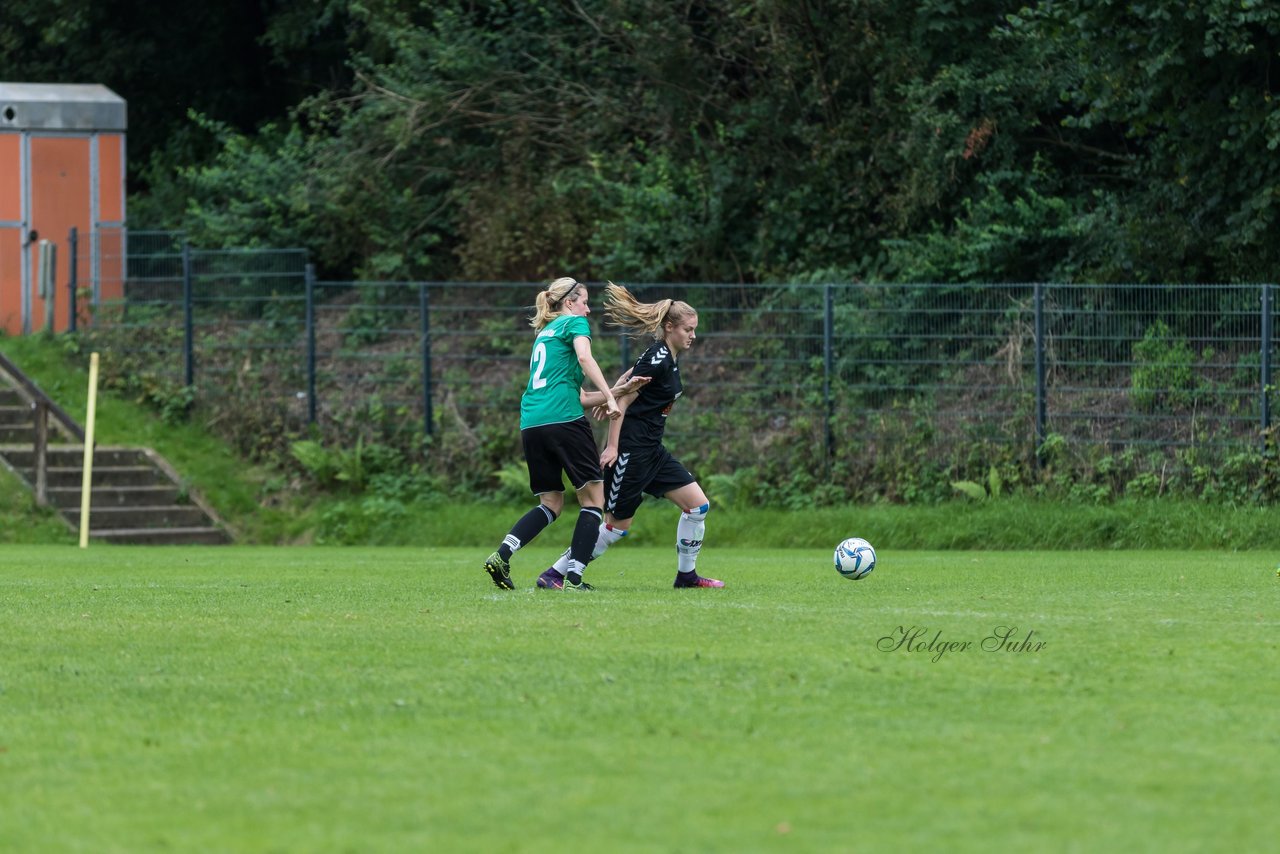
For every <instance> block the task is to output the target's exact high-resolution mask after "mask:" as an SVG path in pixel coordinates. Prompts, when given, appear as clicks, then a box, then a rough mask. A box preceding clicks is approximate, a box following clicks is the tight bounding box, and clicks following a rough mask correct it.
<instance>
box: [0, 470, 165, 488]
mask: <svg viewBox="0 0 1280 854" xmlns="http://www.w3.org/2000/svg"><path fill="white" fill-rule="evenodd" d="M18 472H19V473H20V474H21V475H22V476H23V477H24V478H26V479H27V483H35V482H36V481H35V471H34V470H32V469H31V468H20V469H18ZM45 472H46V474H45V477H46V478H47V480H46V481H45V482H46V483H47V484H48V485H49V488H51V489H52V488H55V487H58V488H70V487H75V488H76V489H79V488H80V484H81V483H82V482H83V481H84V472H83V471H82V470H81V468H80V467H79V466H76V467H75V468H69V467H66V466H60V467H57V468H54V467H50V468H48V469H46V470H45ZM172 484H173V481H171V480H170V479H169V478H168V477H166V476H165V474H164V472H162V471H160V470H158V469H156V468H153V467H151V466H94V467H93V487H94V489H97V488H99V487H106V486H120V487H124V486H164V485H172Z"/></svg>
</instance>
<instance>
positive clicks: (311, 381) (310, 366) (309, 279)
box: [303, 264, 316, 424]
mask: <svg viewBox="0 0 1280 854" xmlns="http://www.w3.org/2000/svg"><path fill="white" fill-rule="evenodd" d="M303 280H304V281H305V282H306V294H307V298H306V309H305V311H306V315H307V316H306V330H307V423H308V424H315V423H316V265H315V264H308V265H307V266H306V271H305V274H304V275H303Z"/></svg>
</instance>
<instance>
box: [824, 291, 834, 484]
mask: <svg viewBox="0 0 1280 854" xmlns="http://www.w3.org/2000/svg"><path fill="white" fill-rule="evenodd" d="M835 305H836V303H835V291H834V288H833V286H832V285H830V284H827V285H824V286H823V307H822V402H823V405H824V407H825V410H826V417H825V418H824V419H823V425H824V433H825V439H826V459H827V464H828V465H830V464H831V461H832V460H833V459H834V458H835V447H836V441H835V430H834V427H833V426H832V422H833V421H834V420H835V414H836V413H835V400H834V399H833V398H832V397H831V376H832V374H834V373H835V328H836V309H835Z"/></svg>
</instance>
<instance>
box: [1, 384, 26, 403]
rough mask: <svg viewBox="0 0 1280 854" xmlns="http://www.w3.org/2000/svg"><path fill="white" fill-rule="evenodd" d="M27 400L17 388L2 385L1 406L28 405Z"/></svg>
mask: <svg viewBox="0 0 1280 854" xmlns="http://www.w3.org/2000/svg"><path fill="white" fill-rule="evenodd" d="M26 405H27V401H26V399H25V398H23V396H22V395H20V394H18V390H17V389H16V388H12V387H10V386H4V387H0V406H26Z"/></svg>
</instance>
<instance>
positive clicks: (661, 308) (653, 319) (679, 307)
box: [604, 282, 698, 340]
mask: <svg viewBox="0 0 1280 854" xmlns="http://www.w3.org/2000/svg"><path fill="white" fill-rule="evenodd" d="M604 301H605V307H604V313H605V317H607V318H608V320H609V325H610V326H622V327H625V328H627V329H632V330H634V331H636V332H647V333H648V334H649V335H652V336H653V338H654V340H661V339H662V338H663V337H664V335H665V331H664V330H663V326H665V325H666V323H667V321H671V322H672V323H680V322H682V321H685V320H689V319H690V318H694V317H697V316H698V312H697V311H695V310H694V308H693V306H691V305H689V303H687V302H682V301H681V300H678V299H664V300H659V301H658V302H640V301H639V300H637V299H636V298H635V296H634V295H632V293H631V291H629V290H627V289H626V288H624V287H623V286H622V285H615V284H614V283H613V282H610V283H609V284H608V285H606V286H605V289H604Z"/></svg>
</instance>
